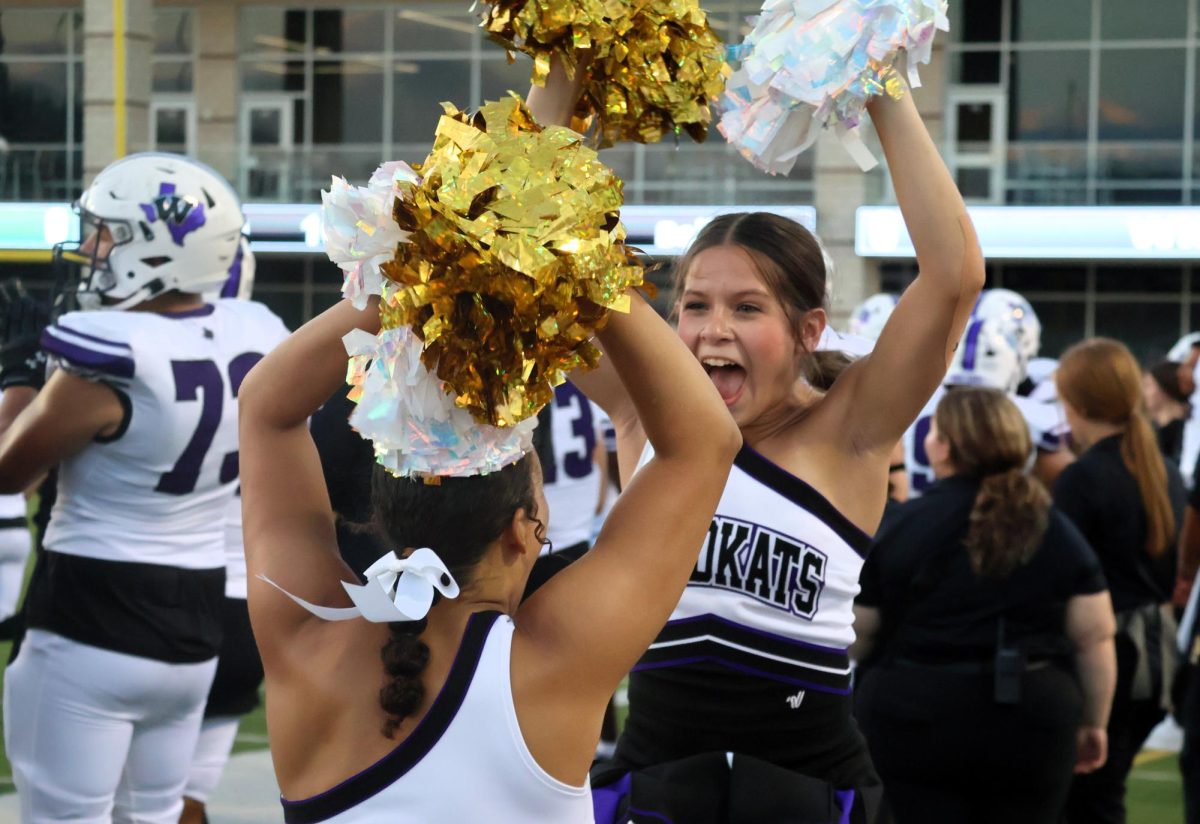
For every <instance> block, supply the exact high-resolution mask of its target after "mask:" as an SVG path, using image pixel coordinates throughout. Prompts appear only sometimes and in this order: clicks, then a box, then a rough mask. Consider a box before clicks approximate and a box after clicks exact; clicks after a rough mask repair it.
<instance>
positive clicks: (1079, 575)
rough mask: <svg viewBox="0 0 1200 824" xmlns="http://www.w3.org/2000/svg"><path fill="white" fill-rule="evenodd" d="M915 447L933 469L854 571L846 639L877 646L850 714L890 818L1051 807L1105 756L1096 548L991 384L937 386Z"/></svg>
mask: <svg viewBox="0 0 1200 824" xmlns="http://www.w3.org/2000/svg"><path fill="white" fill-rule="evenodd" d="M925 447H926V450H927V451H928V454H929V456H930V458H931V465H932V467H933V469H934V473H935V475H936V476H937V478H938V479H939V480H938V483H936V484H935V485H934V486H933V487H931V488H930V489H929V490H928V491H927V492H926V493H925V494H924V495H923V496H922V497H920V498H918V499H915V500H913V501H910V502H908V503H906V504H904V505H903V506H901V507H900V508H899V509H898V510H897V513H896V516H895V517H894V518H893V519H891V520H890V521H889V522H888V524H887V526H886V527H885V529H884V530H883V531H882V532H881V533H880V534H879V536H878V537H877V539H876V543H875V546H874V547H873V548H872V550H871V554H870V556H868V558H867V562H866V566H865V567H864V569H863V573H862V593H861V594H860V595H859V598H858V601H857V602H856V606H855V613H856V620H855V630H856V632H857V634H858V638H859V644H858V648H857V651H858V653H859V655H860V657H861V656H862V655H863V654H864V653H867V652H869V649H870V647H871V646H872V645H875V646H879V647H881V649H880V651H879V653H878V654H877V655H875V656H874V661H875V665H874V666H870V667H868V669H867V670H866V674H865V675H864V677H863V679H862V683H861V686H860V688H859V693H858V701H857V705H856V711H857V715H858V719H859V723H860V724H861V725H862V729H863V732H864V733H865V734H866V737H867V743H868V745H869V747H870V750H871V756H872V758H873V759H874V761H875V765H876V767H877V769H878V770H879V774H880V776H881V777H882V778H883V782H884V787H885V790H886V792H887V794H888V797H889V799H890V800H891V803H892V807H893V812H894V813H895V816H896V820H897V822H898V824H906V822H921V824H930V823H931V822H946V823H947V824H950V822H956V823H957V822H968V821H969V822H996V824H1001V823H1002V822H1003V824H1012V822H1022V824H1030V822H1046V824H1051V822H1057V821H1058V818H1059V815H1060V814H1061V812H1062V808H1063V805H1064V803H1065V802H1066V796H1067V791H1068V789H1069V787H1070V783H1071V775H1072V771H1073V770H1075V771H1086V770H1093V769H1095V768H1097V767H1098V766H1099V765H1100V764H1102V763H1103V762H1104V758H1105V729H1104V728H1105V722H1106V721H1107V717H1108V709H1109V703H1110V701H1111V698H1112V689H1113V682H1114V679H1115V659H1114V654H1113V644H1112V634H1113V615H1112V607H1111V605H1110V602H1109V597H1108V593H1107V591H1106V590H1105V585H1104V579H1103V576H1102V575H1101V574H1100V568H1099V563H1098V561H1097V560H1096V557H1095V555H1094V554H1093V553H1092V551H1091V549H1090V548H1089V547H1088V546H1087V543H1086V542H1085V541H1084V540H1083V538H1082V536H1081V535H1080V534H1079V532H1078V530H1076V529H1075V528H1074V527H1073V526H1072V525H1071V523H1070V522H1069V521H1068V520H1067V519H1066V517H1064V516H1063V515H1062V514H1061V513H1059V512H1057V511H1056V510H1055V509H1054V508H1053V507H1052V506H1051V505H1050V500H1049V495H1048V494H1047V492H1046V490H1045V489H1044V488H1043V487H1042V486H1041V485H1040V484H1039V482H1037V481H1035V480H1033V479H1032V478H1029V477H1028V476H1027V475H1026V474H1025V473H1024V467H1025V464H1026V462H1027V460H1028V457H1029V455H1030V454H1031V452H1032V444H1031V442H1030V439H1029V431H1028V428H1027V427H1026V425H1025V422H1024V420H1023V419H1022V417H1021V413H1020V412H1019V411H1018V410H1017V408H1016V406H1014V405H1013V403H1012V402H1011V401H1010V400H1008V399H1007V398H1006V397H1005V396H1004V394H1003V393H1002V392H998V391H995V390H989V389H974V388H967V387H963V388H960V389H955V391H953V392H950V393H948V394H947V395H946V396H945V397H944V398H943V399H942V401H941V403H940V404H938V408H937V411H936V413H935V414H934V419H933V425H932V427H931V431H930V433H929V436H928V437H927V438H926V440H925ZM877 638H878V639H880V640H881V641H882V639H886V642H883V643H879V642H876V639H877ZM1072 658H1073V659H1074V664H1075V668H1076V669H1077V670H1078V672H1079V675H1080V678H1079V681H1078V682H1077V681H1076V678H1075V676H1074V675H1073V674H1072V671H1071V663H1072ZM1081 686H1082V694H1081V690H1080V687H1081Z"/></svg>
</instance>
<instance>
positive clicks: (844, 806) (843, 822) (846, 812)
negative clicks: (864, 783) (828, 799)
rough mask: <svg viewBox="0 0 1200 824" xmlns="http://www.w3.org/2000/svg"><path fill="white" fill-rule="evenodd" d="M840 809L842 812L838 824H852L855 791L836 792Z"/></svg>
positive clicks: (834, 792) (835, 795)
mask: <svg viewBox="0 0 1200 824" xmlns="http://www.w3.org/2000/svg"><path fill="white" fill-rule="evenodd" d="M833 794H834V797H836V798H837V805H838V809H840V810H841V811H842V815H841V818H839V819H838V824H850V812H851V811H852V810H853V809H854V790H834V791H833Z"/></svg>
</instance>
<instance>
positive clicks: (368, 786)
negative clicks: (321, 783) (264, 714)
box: [279, 612, 500, 824]
mask: <svg viewBox="0 0 1200 824" xmlns="http://www.w3.org/2000/svg"><path fill="white" fill-rule="evenodd" d="M499 617H500V613H499V612H475V613H472V614H471V616H470V618H468V619H467V628H466V630H465V631H464V632H463V638H462V641H461V642H459V647H458V651H457V652H456V653H455V654H454V661H453V662H452V663H451V664H450V673H449V675H447V676H446V682H445V684H443V685H442V688H441V690H440V691H439V692H438V694H437V696H436V697H435V698H434V699H433V704H432V705H430V707H429V709H428V711H426V713H425V716H424V717H423V718H422V719H421V720H420V721H419V722H418V723H417V726H416V727H415V728H414V729H413V731H412V732H411V733H409V735H408V737H407V738H405V739H404V740H403V741H401V742H400V743H399V744H397V745H396V747H395V749H393V750H392V751H391V752H389V753H388V754H387V755H385V756H383V757H382V758H380V759H379V760H378V761H376V762H375V763H374V764H372V765H371V766H369V767H366V768H364V769H363V770H361V771H360V772H358V773H356V774H355V775H353V776H351V777H350V778H347V779H346V780H345V781H342V782H341V783H339V784H338V785H337V786H335V787H331V788H330V789H328V790H326V791H325V792H323V793H319V794H317V795H314V796H310V797H308V798H304V799H298V800H295V801H290V800H288V799H286V798H284V797H283V796H282V795H281V796H280V797H279V801H280V803H281V804H282V805H283V820H284V821H285V822H287V823H288V824H314V822H318V821H324V820H326V819H328V818H333V817H334V816H336V815H340V814H342V813H344V812H346V811H347V810H352V809H354V808H355V807H357V806H358V805H359V804H361V803H363V802H364V801H366V800H367V799H369V798H372V797H373V796H376V795H378V794H379V793H381V792H383V791H384V790H386V789H387V788H388V787H390V786H392V785H393V784H395V783H396V782H397V781H399V780H400V779H402V778H403V777H404V776H405V775H406V774H407V773H408V772H409V771H410V770H411V769H412V768H413V767H415V766H416V765H417V764H419V763H420V762H421V759H423V758H424V757H425V756H426V755H428V754H429V753H430V752H431V751H432V750H433V748H434V747H435V746H437V744H438V742H439V741H441V740H442V736H443V735H445V733H446V730H447V729H449V727H450V723H451V722H452V721H453V720H454V719H455V717H456V716H457V715H458V711H459V709H460V708H461V707H462V704H463V701H464V700H466V697H467V691H468V690H469V689H470V687H471V683H472V681H474V679H475V670H476V668H477V667H478V666H479V660H480V658H481V657H482V656H483V649H484V645H485V644H486V643H487V639H488V636H489V634H490V633H491V630H492V627H493V626H494V625H495V623H496V619H497V618H499Z"/></svg>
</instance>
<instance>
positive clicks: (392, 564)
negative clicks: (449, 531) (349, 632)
mask: <svg viewBox="0 0 1200 824" xmlns="http://www.w3.org/2000/svg"><path fill="white" fill-rule="evenodd" d="M364 575H365V577H366V579H367V582H366V583H365V584H362V585H359V584H348V583H346V582H345V581H343V582H342V586H343V587H344V588H345V590H346V594H347V595H349V596H350V600H351V601H353V602H354V606H352V607H322V606H317V605H316V604H310V603H309V602H308V601H305V600H304V599H303V598H297V597H296V596H295V595H293V594H292V593H290V592H288V591H287V590H286V589H284V588H283V587H281V586H279V584H277V583H275V582H274V581H272V580H271V579H270V578H268V577H266V576H265V575H259V576H258V577H259V578H261V579H262V580H264V581H266V582H267V583H268V584H270V585H271V586H273V587H275V588H276V589H277V590H279V591H280V592H282V593H283V594H284V595H286V596H287V597H289V598H291V599H292V600H293V601H295V602H296V603H297V604H299V605H300V606H302V607H304V608H305V609H306V610H308V611H309V612H311V613H312V614H313V615H315V616H317V617H318V618H322V619H324V620H326V621H348V620H350V619H351V618H359V617H361V618H365V619H367V620H368V621H371V622H372V623H376V624H386V623H390V622H393V621H420V620H421V619H422V618H424V617H425V616H426V615H428V614H429V608H430V607H431V606H432V605H433V591H434V590H435V589H436V590H437V591H438V592H440V593H441V594H442V596H443V597H445V598H457V597H458V593H459V589H458V582H457V581H455V580H454V576H452V575H451V574H450V570H448V569H446V565H445V564H444V563H442V559H441V558H439V557H438V556H437V553H436V552H434V551H433V550H432V549H430V548H429V547H421V548H420V549H417V550H413V552H412V554H411V555H409V556H408V557H407V558H398V557H396V553H395V552H389V553H388V554H387V555H384V556H383V557H381V558H380V559H379V560H377V561H376V562H375V563H373V564H371V566H369V567H368V568H367V571H366V572H365V573H364Z"/></svg>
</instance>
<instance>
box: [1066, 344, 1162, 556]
mask: <svg viewBox="0 0 1200 824" xmlns="http://www.w3.org/2000/svg"><path fill="white" fill-rule="evenodd" d="M1055 382H1056V383H1057V384H1058V395H1059V397H1061V398H1062V399H1063V400H1064V401H1066V402H1067V403H1069V404H1070V405H1071V406H1072V407H1073V408H1074V409H1075V411H1076V412H1078V413H1079V414H1080V415H1081V416H1083V417H1084V418H1086V419H1087V420H1089V421H1098V422H1102V423H1108V424H1115V425H1120V426H1123V427H1124V430H1125V431H1124V437H1123V438H1122V439H1121V457H1122V459H1123V460H1124V461H1125V466H1126V468H1127V469H1128V470H1129V472H1130V473H1131V474H1132V475H1133V477H1134V478H1135V479H1136V480H1137V485H1138V491H1139V492H1140V493H1141V496H1142V507H1143V508H1144V509H1145V512H1146V545H1145V550H1146V552H1147V553H1148V554H1150V555H1151V556H1154V557H1157V556H1159V555H1161V554H1162V553H1164V552H1166V550H1167V549H1168V548H1169V546H1170V544H1171V542H1172V541H1173V540H1174V537H1175V526H1176V524H1175V513H1174V511H1173V510H1172V509H1171V499H1170V496H1169V495H1168V493H1167V467H1166V464H1164V463H1163V456H1162V453H1161V452H1160V451H1159V448H1158V441H1157V439H1156V438H1155V436H1154V428H1153V427H1152V426H1151V424H1150V419H1149V417H1148V416H1147V415H1146V408H1145V400H1144V398H1143V396H1142V373H1141V370H1140V369H1139V368H1138V363H1137V361H1136V360H1135V359H1134V357H1133V353H1132V352H1130V351H1129V349H1128V348H1126V346H1125V344H1123V343H1121V342H1120V341H1116V340H1112V339H1111V338H1092V339H1091V340H1085V341H1084V342H1083V343H1077V344H1075V345H1074V346H1072V347H1071V348H1070V349H1068V350H1067V352H1066V354H1064V355H1063V356H1062V358H1061V360H1059V362H1058V370H1057V372H1056V373H1055Z"/></svg>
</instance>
